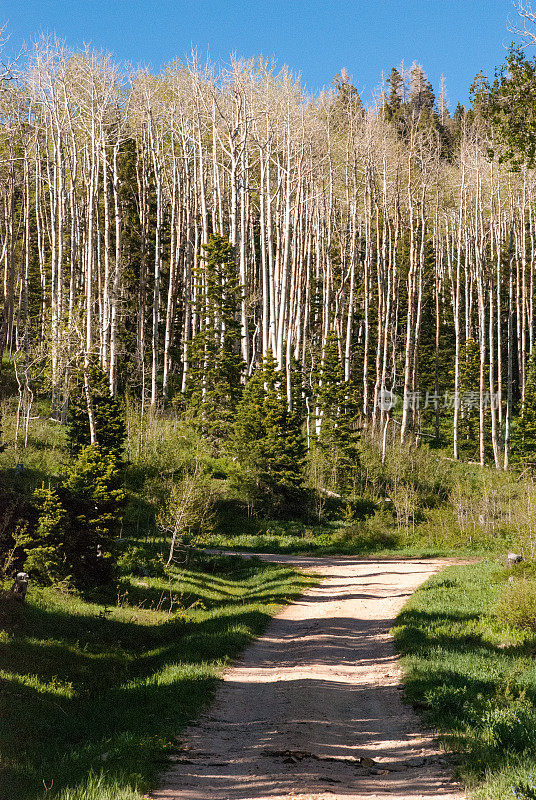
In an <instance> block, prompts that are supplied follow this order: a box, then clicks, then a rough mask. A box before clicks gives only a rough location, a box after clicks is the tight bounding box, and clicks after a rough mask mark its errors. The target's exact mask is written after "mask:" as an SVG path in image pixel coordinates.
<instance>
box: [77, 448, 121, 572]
mask: <svg viewBox="0 0 536 800" xmlns="http://www.w3.org/2000/svg"><path fill="white" fill-rule="evenodd" d="M64 488H65V490H66V496H65V500H64V502H65V503H66V506H67V509H68V512H69V518H70V525H69V527H70V533H69V540H68V542H67V546H66V550H67V560H68V562H69V565H70V568H71V570H72V574H73V576H74V577H75V579H76V580H77V581H78V582H80V583H82V584H86V585H92V584H94V583H97V584H99V583H106V582H107V581H109V580H110V578H111V576H112V569H113V557H112V550H113V544H114V539H115V538H116V537H117V535H118V534H119V532H120V529H121V521H122V512H123V506H124V502H125V492H124V489H123V487H122V485H121V474H120V470H119V467H118V465H117V462H116V459H115V457H114V456H113V455H112V454H111V453H110V452H106V451H105V450H104V451H103V450H101V448H100V445H98V444H94V445H88V446H87V447H83V448H82V449H81V450H80V452H79V454H78V458H77V459H76V461H75V462H74V464H73V465H72V467H71V469H70V471H69V472H68V474H67V477H66V479H65V482H64Z"/></svg>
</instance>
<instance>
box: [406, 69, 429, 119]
mask: <svg viewBox="0 0 536 800" xmlns="http://www.w3.org/2000/svg"><path fill="white" fill-rule="evenodd" d="M434 101H435V95H434V93H433V91H432V84H431V83H430V81H429V80H428V78H427V77H426V73H425V71H424V70H423V68H422V67H421V65H420V64H417V63H414V64H413V66H412V67H411V71H410V90H409V102H410V105H411V106H412V107H413V109H414V110H415V111H416V112H417V114H420V113H421V111H424V110H427V111H432V109H433V107H434Z"/></svg>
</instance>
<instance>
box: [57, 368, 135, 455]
mask: <svg viewBox="0 0 536 800" xmlns="http://www.w3.org/2000/svg"><path fill="white" fill-rule="evenodd" d="M87 373H88V383H89V390H90V395H91V403H92V406H93V414H94V417H95V428H96V439H97V443H98V445H99V447H100V448H101V450H102V452H103V453H111V454H113V455H114V456H115V458H116V459H121V457H122V454H123V447H124V443H125V439H126V426H125V414H124V409H123V404H122V402H121V401H120V399H119V398H118V397H117V396H115V397H112V395H111V394H110V388H109V385H108V380H107V377H106V375H105V374H104V372H103V371H102V370H101V368H100V367H99V365H98V364H97V363H96V361H94V360H92V361H91V362H90V364H89V367H88V370H87ZM67 437H68V440H69V444H70V447H71V451H72V452H73V453H74V454H75V455H77V454H78V453H79V452H80V451H81V449H82V448H83V447H86V446H87V445H89V444H91V434H90V427H89V414H88V406H87V396H86V390H85V386H84V377H83V374H82V370H81V371H80V372H79V373H78V374H77V376H76V379H75V380H74V381H73V384H72V386H71V393H70V397H69V423H68V427H67Z"/></svg>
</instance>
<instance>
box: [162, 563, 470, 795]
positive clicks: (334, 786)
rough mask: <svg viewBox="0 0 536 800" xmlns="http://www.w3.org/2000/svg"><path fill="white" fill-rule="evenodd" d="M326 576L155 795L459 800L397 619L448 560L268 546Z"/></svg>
mask: <svg viewBox="0 0 536 800" xmlns="http://www.w3.org/2000/svg"><path fill="white" fill-rule="evenodd" d="M264 557H265V558H267V559H268V558H269V560H271V561H281V562H288V563H293V564H296V565H297V566H298V567H300V568H302V569H311V570H313V571H315V572H316V573H319V574H321V575H322V576H323V580H322V582H321V583H320V584H319V585H318V586H317V587H315V588H313V589H310V590H309V591H307V592H306V593H305V594H304V595H303V596H302V597H301V598H300V599H299V600H298V601H296V602H295V603H292V604H291V605H290V606H287V607H286V608H285V609H284V610H283V611H282V612H281V613H280V614H279V615H278V616H277V617H275V618H274V619H273V620H272V621H271V622H270V624H269V626H268V628H267V630H266V633H265V634H264V636H262V637H261V638H260V639H259V640H257V641H256V642H255V643H254V644H253V645H252V646H251V647H249V648H248V650H247V651H246V652H245V653H244V655H243V657H242V658H241V659H240V660H239V661H238V662H237V663H236V664H235V666H233V667H232V668H230V669H229V670H228V671H227V672H226V673H225V676H224V682H223V683H222V685H221V687H220V688H219V690H218V693H217V696H216V699H215V702H214V704H213V706H212V708H211V709H210V711H209V712H208V713H207V714H205V715H204V716H203V717H202V718H201V719H200V720H199V721H198V722H197V724H195V725H194V726H192V727H191V728H189V729H188V730H187V731H186V732H185V733H184V735H183V737H182V738H181V742H182V743H183V746H184V750H183V751H182V752H181V753H180V754H179V755H178V756H177V757H175V760H174V761H173V763H172V765H171V767H170V769H169V770H168V771H167V773H166V774H165V775H164V778H163V782H162V787H161V789H160V790H159V791H157V792H156V793H152V795H151V796H152V797H154V798H155V799H156V800H179V798H180V800H268V798H270V800H283V799H284V800H290V798H293V799H295V800H327V798H330V800H337V798H340V800H343V798H344V800H376V799H377V798H385V797H390V798H396V800H417V799H418V798H419V800H424V798H442V800H462V798H463V794H462V793H461V789H460V788H459V787H457V786H456V785H455V784H454V783H453V781H452V779H451V769H450V767H449V764H448V759H447V757H445V756H444V755H442V753H441V752H440V751H439V749H438V747H437V745H436V743H435V742H434V741H433V738H432V737H431V735H430V734H429V733H428V732H425V731H423V728H422V725H421V724H420V723H419V720H418V719H417V717H416V716H415V714H414V713H413V711H412V709H411V708H410V707H409V706H407V705H404V704H403V703H402V699H401V687H400V680H401V677H400V671H399V667H398V664H397V660H396V657H395V652H394V649H393V644H392V640H391V638H390V636H389V629H390V628H391V626H392V624H393V620H394V618H395V616H396V615H397V613H398V612H399V610H400V609H401V607H402V605H403V604H404V602H405V601H406V600H407V598H408V597H409V595H410V594H412V592H414V591H415V589H416V588H417V587H418V586H419V585H420V584H421V583H423V581H425V580H426V579H427V578H428V577H429V576H430V575H432V574H433V573H435V572H438V571H439V570H440V569H442V568H443V567H444V566H445V565H446V564H447V563H448V562H446V561H442V560H411V561H407V560H394V559H392V560H381V561H373V560H363V559H357V558H307V557H303V558H299V557H285V556H264Z"/></svg>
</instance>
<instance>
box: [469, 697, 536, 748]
mask: <svg viewBox="0 0 536 800" xmlns="http://www.w3.org/2000/svg"><path fill="white" fill-rule="evenodd" d="M482 727H483V733H484V738H485V739H486V740H487V742H488V744H490V745H492V746H493V747H495V748H496V749H498V750H503V749H504V750H510V751H512V752H518V753H522V752H523V751H524V750H528V749H532V748H534V745H535V744H536V715H535V714H534V710H533V708H532V707H531V705H530V703H529V702H528V700H526V699H524V698H519V699H518V700H513V701H512V702H511V703H510V704H509V705H507V706H502V707H501V706H499V707H498V708H489V709H488V710H487V711H485V712H484V714H483V716H482Z"/></svg>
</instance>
